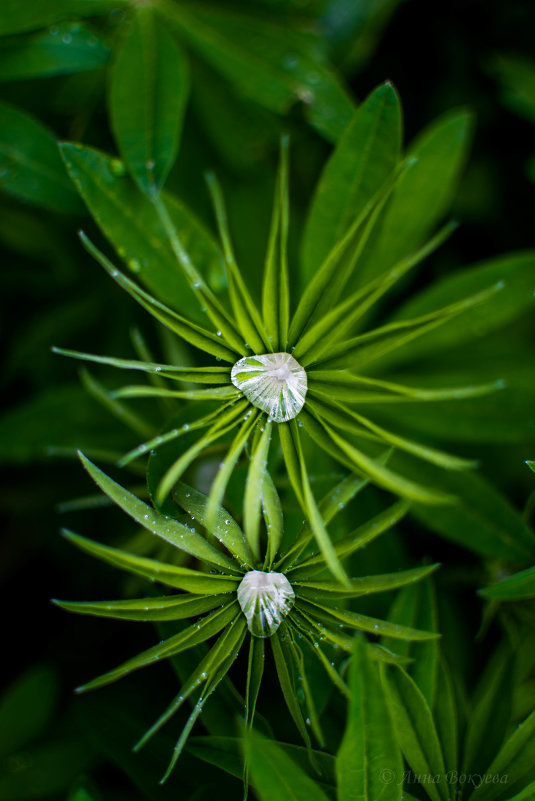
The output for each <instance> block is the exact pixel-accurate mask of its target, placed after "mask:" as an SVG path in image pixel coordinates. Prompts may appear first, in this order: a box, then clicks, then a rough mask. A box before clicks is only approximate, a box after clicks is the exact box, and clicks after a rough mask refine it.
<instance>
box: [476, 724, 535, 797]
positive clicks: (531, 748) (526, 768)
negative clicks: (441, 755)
mask: <svg viewBox="0 0 535 801" xmlns="http://www.w3.org/2000/svg"><path fill="white" fill-rule="evenodd" d="M534 735H535V711H534V712H532V713H531V715H529V717H527V718H526V719H525V720H524V721H523V722H522V723H521V724H520V725H519V726H517V728H516V729H515V730H514V731H513V733H512V734H511V736H510V737H509V738H508V739H507V740H506V741H505V743H504V745H503V746H502V748H501V750H500V752H499V753H498V755H497V756H496V758H495V759H494V760H493V762H492V763H491V764H490V765H489V767H488V769H487V771H486V773H487V775H491V776H492V775H498V776H503V775H507V782H508V783H511V784H513V783H514V782H516V781H518V780H520V779H522V778H523V777H524V776H526V774H528V775H529V774H530V773H531V771H532V770H533V763H534V760H535V736H534ZM500 795H503V785H500V784H498V783H496V784H493V783H488V784H480V785H479V787H477V788H476V790H475V791H474V792H473V794H472V795H471V796H470V797H471V798H473V799H474V801H492V799H494V798H497V797H498V796H500Z"/></svg>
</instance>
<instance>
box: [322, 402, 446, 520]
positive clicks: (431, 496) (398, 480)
mask: <svg viewBox="0 0 535 801" xmlns="http://www.w3.org/2000/svg"><path fill="white" fill-rule="evenodd" d="M310 406H311V404H310V403H309V408H310ZM314 411H315V409H314ZM320 422H321V425H322V427H323V429H324V430H325V432H326V433H327V434H328V436H329V437H330V439H331V440H332V442H333V444H334V446H335V448H336V449H337V450H338V451H340V452H342V453H344V454H346V455H347V456H348V457H349V459H350V460H351V462H352V463H353V465H354V467H355V469H357V470H360V471H361V472H362V473H364V475H366V476H367V477H368V478H370V479H371V480H372V481H374V482H375V483H376V484H378V485H379V486H380V487H383V488H384V489H387V490H390V491H391V492H395V493H397V494H398V495H401V496H402V497H404V498H407V499H408V500H411V501H419V502H420V503H424V504H432V505H435V504H441V505H442V504H445V503H451V501H452V500H453V499H452V496H449V495H446V494H445V493H442V492H438V491H434V490H430V489H427V487H425V486H422V485H420V484H417V483H416V482H414V481H410V480H409V479H407V478H405V477H404V476H402V475H399V474H397V473H394V472H393V471H392V470H390V469H389V468H387V467H385V466H384V465H382V464H380V463H379V462H378V461H377V460H375V459H372V458H371V457H370V456H367V455H366V454H365V453H363V452H362V451H361V450H359V449H357V448H355V447H354V446H353V445H351V444H350V443H349V442H347V441H346V440H345V439H343V438H342V437H341V436H340V435H339V434H337V433H336V432H335V431H334V430H333V429H332V428H330V426H328V425H327V424H326V423H325V421H324V420H322V419H320Z"/></svg>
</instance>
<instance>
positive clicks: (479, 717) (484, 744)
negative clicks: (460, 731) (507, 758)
mask: <svg viewBox="0 0 535 801" xmlns="http://www.w3.org/2000/svg"><path fill="white" fill-rule="evenodd" d="M514 670H515V657H514V654H513V653H511V649H510V647H509V646H508V644H507V643H504V644H503V645H502V646H501V647H500V648H498V649H497V650H496V651H495V653H494V654H493V656H492V658H491V659H490V661H489V663H488V665H487V667H486V669H485V671H484V672H483V675H482V677H481V679H480V681H479V684H478V685H477V687H476V691H475V695H474V703H473V706H472V709H471V710H470V716H469V719H468V729H467V732H466V735H465V743H464V756H463V771H466V772H468V771H469V772H470V773H472V772H475V773H480V774H484V773H490V772H491V771H490V770H489V765H490V763H491V762H492V760H493V759H494V757H495V756H496V753H497V752H498V750H499V748H500V747H501V745H502V743H503V741H504V738H505V735H506V732H507V731H508V728H509V725H510V723H511V717H512V704H513V682H512V680H511V678H512V676H513V675H514Z"/></svg>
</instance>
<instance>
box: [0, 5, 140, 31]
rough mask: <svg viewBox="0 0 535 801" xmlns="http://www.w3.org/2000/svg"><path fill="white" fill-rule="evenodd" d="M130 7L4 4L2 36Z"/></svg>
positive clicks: (1, 18) (1, 22)
mask: <svg viewBox="0 0 535 801" xmlns="http://www.w3.org/2000/svg"><path fill="white" fill-rule="evenodd" d="M125 5H127V0H117V2H115V0H47V2H46V3H41V2H39V0H34V2H27V3H19V0H3V3H2V10H1V12H0V35H1V36H5V35H6V34H10V33H22V32H24V31H35V30H38V29H39V28H46V26H47V25H54V23H56V22H61V21H63V20H66V19H75V18H76V17H94V16H98V15H99V14H107V13H108V11H110V10H111V9H113V8H117V7H119V8H120V7H121V6H125Z"/></svg>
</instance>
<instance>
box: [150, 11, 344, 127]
mask: <svg viewBox="0 0 535 801" xmlns="http://www.w3.org/2000/svg"><path fill="white" fill-rule="evenodd" d="M158 12H159V13H160V14H163V15H164V17H165V19H166V22H167V24H169V25H171V26H172V27H173V28H174V29H175V30H176V32H177V33H178V34H179V35H180V36H181V37H183V38H184V39H185V40H186V41H187V43H188V44H189V45H190V46H191V47H192V48H193V49H194V50H195V51H196V52H197V53H198V54H199V55H200V56H201V57H202V58H204V59H206V61H207V62H208V63H209V64H210V65H211V66H212V67H213V68H214V69H215V70H217V71H218V72H220V73H221V75H223V76H224V77H225V78H226V79H227V80H228V81H230V83H231V84H232V85H233V89H234V91H237V93H238V94H239V95H241V96H244V97H246V98H249V99H251V100H253V101H254V102H255V103H258V104H259V105H262V106H263V107H264V108H267V109H269V110H270V111H274V112H276V113H279V114H281V113H285V112H286V111H287V110H288V109H289V107H290V106H291V105H292V104H293V103H295V102H296V101H297V100H301V101H302V102H303V103H304V104H305V113H306V115H307V117H308V119H309V120H310V124H311V125H312V126H313V127H314V128H316V130H318V132H319V133H320V134H322V136H325V137H326V138H327V139H329V140H331V141H335V140H336V139H337V138H338V136H339V135H340V134H341V133H342V131H343V130H344V128H345V127H346V125H347V124H348V123H349V121H350V119H351V116H352V113H353V110H354V109H353V103H352V100H351V99H350V97H349V95H348V94H347V93H346V92H345V90H344V89H343V87H342V86H341V85H340V82H339V80H338V78H337V77H336V75H335V74H334V73H333V72H332V70H330V69H329V67H328V66H326V65H325V63H324V62H323V59H322V58H321V56H319V57H318V46H317V40H316V39H315V37H312V36H310V34H308V35H307V34H303V33H301V32H300V31H296V30H295V29H293V30H292V29H290V28H288V27H283V26H282V25H275V24H273V23H270V22H267V21H266V19H265V18H264V17H261V16H258V15H254V14H252V15H250V16H248V15H246V14H240V13H237V12H234V11H230V10H227V9H222V8H219V7H218V8H216V7H215V6H212V7H211V8H208V7H200V6H198V5H194V4H187V3H181V4H180V6H177V5H176V4H174V3H171V2H168V1H167V0H166V2H161V3H159V5H158ZM253 43H254V44H253Z"/></svg>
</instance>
